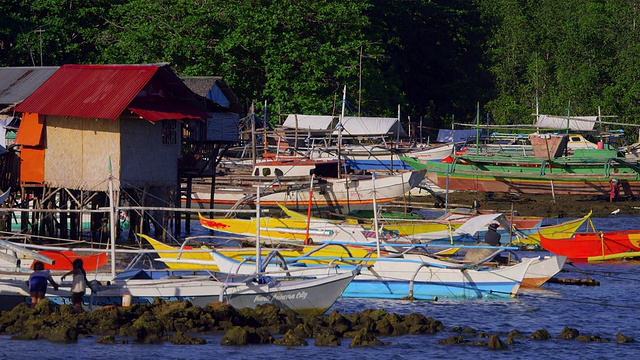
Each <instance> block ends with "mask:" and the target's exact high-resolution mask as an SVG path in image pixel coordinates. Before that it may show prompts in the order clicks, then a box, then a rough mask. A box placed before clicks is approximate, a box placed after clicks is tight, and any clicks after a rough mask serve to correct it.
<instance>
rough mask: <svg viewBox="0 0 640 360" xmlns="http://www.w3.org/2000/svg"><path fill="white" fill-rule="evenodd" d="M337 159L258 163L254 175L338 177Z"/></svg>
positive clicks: (260, 176)
mask: <svg viewBox="0 0 640 360" xmlns="http://www.w3.org/2000/svg"><path fill="white" fill-rule="evenodd" d="M338 164H339V163H338V160H337V159H318V160H309V159H287V160H275V161H263V162H259V163H256V165H255V166H254V168H253V176H254V177H258V178H278V179H282V178H295V177H300V178H307V177H309V176H310V175H311V174H315V175H316V176H319V177H324V178H337V177H338Z"/></svg>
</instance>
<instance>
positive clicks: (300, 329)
mask: <svg viewBox="0 0 640 360" xmlns="http://www.w3.org/2000/svg"><path fill="white" fill-rule="evenodd" d="M293 332H294V333H295V334H296V335H298V336H300V337H301V338H312V337H313V335H314V334H313V329H312V328H311V326H309V324H299V325H298V326H296V327H295V328H294V329H293Z"/></svg>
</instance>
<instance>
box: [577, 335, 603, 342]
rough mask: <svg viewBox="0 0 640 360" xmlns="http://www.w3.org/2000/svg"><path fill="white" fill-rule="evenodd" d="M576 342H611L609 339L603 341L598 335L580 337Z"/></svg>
mask: <svg viewBox="0 0 640 360" xmlns="http://www.w3.org/2000/svg"><path fill="white" fill-rule="evenodd" d="M576 340H578V341H580V342H609V341H610V340H609V339H603V338H601V337H600V336H598V335H579V336H578V337H576Z"/></svg>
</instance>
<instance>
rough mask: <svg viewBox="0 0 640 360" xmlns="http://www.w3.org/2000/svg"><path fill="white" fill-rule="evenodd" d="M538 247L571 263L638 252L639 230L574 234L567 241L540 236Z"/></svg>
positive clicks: (639, 243)
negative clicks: (562, 256) (565, 258)
mask: <svg viewBox="0 0 640 360" xmlns="http://www.w3.org/2000/svg"><path fill="white" fill-rule="evenodd" d="M540 245H541V246H542V247H543V248H544V249H546V250H548V251H551V252H552V253H554V254H556V255H564V256H566V257H568V258H569V260H572V261H588V259H589V258H592V257H602V256H605V257H606V256H610V255H617V254H624V253H628V252H638V251H640V230H621V231H612V232H597V233H576V234H575V235H574V237H572V238H568V239H549V238H545V237H544V236H542V235H540Z"/></svg>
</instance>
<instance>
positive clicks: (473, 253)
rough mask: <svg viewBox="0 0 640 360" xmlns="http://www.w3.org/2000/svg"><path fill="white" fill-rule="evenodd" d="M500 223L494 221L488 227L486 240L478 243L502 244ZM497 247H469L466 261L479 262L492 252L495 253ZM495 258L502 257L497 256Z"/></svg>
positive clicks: (484, 244) (486, 244)
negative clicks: (499, 232) (499, 231)
mask: <svg viewBox="0 0 640 360" xmlns="http://www.w3.org/2000/svg"><path fill="white" fill-rule="evenodd" d="M498 226H499V225H498V224H497V223H495V222H492V223H491V224H489V227H488V228H487V233H486V234H485V235H484V242H481V243H478V245H480V246H500V234H498V231H497V230H498ZM495 252H496V249H469V250H467V253H466V254H465V255H464V261H465V262H469V263H473V264H475V263H477V262H479V261H482V260H485V259H487V258H489V257H490V256H491V255H492V254H495ZM494 258H498V259H499V258H501V256H496V257H494Z"/></svg>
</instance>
